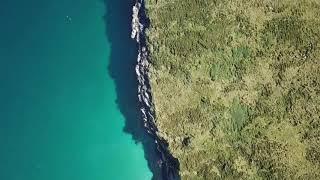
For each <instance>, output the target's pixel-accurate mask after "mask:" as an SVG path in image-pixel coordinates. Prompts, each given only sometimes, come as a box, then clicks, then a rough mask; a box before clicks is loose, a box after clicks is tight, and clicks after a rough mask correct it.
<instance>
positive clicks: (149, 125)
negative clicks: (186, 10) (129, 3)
mask: <svg viewBox="0 0 320 180" xmlns="http://www.w3.org/2000/svg"><path fill="white" fill-rule="evenodd" d="M144 5H145V4H144V0H136V3H135V5H134V6H133V8H132V33H131V38H132V39H135V40H136V42H137V43H138V47H139V48H138V57H137V65H136V68H135V70H136V75H137V79H138V82H139V85H138V98H139V101H140V110H141V114H142V118H143V121H144V127H145V129H146V131H147V132H148V134H149V135H150V136H151V137H152V138H153V139H154V141H155V143H156V146H157V151H158V153H159V155H160V159H159V161H158V165H159V168H160V169H161V172H162V179H163V180H178V179H180V177H179V162H178V160H177V159H176V158H174V157H173V156H172V155H171V154H170V153H169V151H168V143H167V142H166V141H165V140H164V139H163V138H161V137H159V136H158V135H157V131H158V128H157V126H156V124H155V110H154V104H153V101H152V93H151V87H150V83H149V78H150V74H149V51H148V47H147V42H146V35H145V30H146V28H148V25H149V22H148V18H147V15H146V12H145V6H144Z"/></svg>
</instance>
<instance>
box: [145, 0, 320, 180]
mask: <svg viewBox="0 0 320 180" xmlns="http://www.w3.org/2000/svg"><path fill="white" fill-rule="evenodd" d="M146 8H147V15H148V17H149V18H150V27H149V28H148V30H147V32H146V33H147V43H148V49H149V51H150V60H151V67H150V69H149V70H150V82H151V88H152V97H153V102H154V105H155V115H156V126H157V128H158V129H159V132H158V135H159V136H160V137H162V138H164V139H165V140H166V141H167V142H168V144H169V151H170V153H172V155H173V156H174V157H175V158H177V159H178V160H179V163H180V175H181V179H182V180H200V179H201V180H204V179H320V45H319V43H320V28H319V27H320V1H319V0H283V1H273V0H232V1H230V0H229V1H228V0H147V1H146Z"/></svg>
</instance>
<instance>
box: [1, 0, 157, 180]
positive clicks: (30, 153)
mask: <svg viewBox="0 0 320 180" xmlns="http://www.w3.org/2000/svg"><path fill="white" fill-rule="evenodd" d="M105 6H106V4H104V3H102V2H101V1H100V0H93V1H92V0H78V1H76V3H75V1H71V0H29V1H14V0H2V1H1V6H0V20H1V26H0V147H1V148H0V162H1V163H0V179H1V180H22V179H23V180H72V179H76V180H144V179H145V180H148V179H151V176H152V173H151V172H150V170H149V168H148V165H147V161H146V160H145V157H144V156H145V155H144V151H143V147H142V145H141V144H139V143H138V144H136V143H135V142H134V141H133V140H132V137H131V135H130V134H127V133H126V132H125V131H123V128H124V127H125V122H126V121H125V119H124V116H123V115H122V113H121V112H120V110H119V109H118V107H119V105H118V104H117V102H116V99H117V95H118V94H117V93H118V92H117V88H116V84H115V82H114V79H113V78H111V77H110V74H112V73H110V72H108V71H111V70H112V67H114V66H111V67H110V66H109V63H110V57H111V52H112V46H111V44H110V42H109V41H108V39H113V40H115V39H116V40H121V38H120V39H119V38H112V37H106V32H105V29H106V28H107V29H108V27H106V24H105V20H104V18H103V16H104V14H105V9H106V8H105ZM107 14H108V13H107ZM107 26H112V24H107ZM107 34H108V33H107ZM109 34H110V33H109ZM111 35H112V34H111ZM114 35H116V34H114ZM113 43H115V42H113ZM126 50H128V51H130V52H134V51H135V47H132V44H129V45H128V46H127V47H123V51H124V53H125V51H126ZM131 54H132V56H136V54H134V53H131ZM113 58H115V57H113ZM132 58H135V57H132ZM108 67H110V68H108ZM123 71H126V69H123ZM128 80H130V81H132V80H134V78H133V77H131V78H129V79H128ZM135 118H136V117H135Z"/></svg>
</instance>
